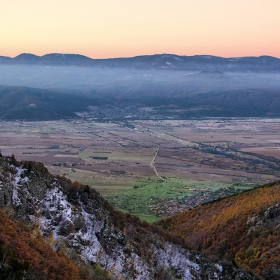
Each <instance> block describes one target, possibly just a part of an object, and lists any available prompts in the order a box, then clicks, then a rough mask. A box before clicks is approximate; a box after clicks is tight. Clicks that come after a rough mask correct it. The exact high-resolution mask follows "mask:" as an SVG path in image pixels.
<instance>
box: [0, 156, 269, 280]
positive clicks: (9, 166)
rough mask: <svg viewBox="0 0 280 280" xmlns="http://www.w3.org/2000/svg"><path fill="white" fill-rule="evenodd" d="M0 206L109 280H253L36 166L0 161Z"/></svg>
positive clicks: (74, 184)
mask: <svg viewBox="0 0 280 280" xmlns="http://www.w3.org/2000/svg"><path fill="white" fill-rule="evenodd" d="M0 207H1V208H5V209H6V211H7V212H9V213H11V215H13V217H14V219H20V220H22V221H24V222H26V223H36V224H37V225H38V226H39V228H40V231H41V233H42V234H43V235H45V236H46V237H52V238H53V239H54V244H53V249H54V250H58V249H61V248H63V250H64V251H65V252H66V253H67V255H68V256H70V257H71V258H72V259H76V260H77V261H78V262H79V261H85V262H86V263H87V264H88V265H89V266H91V265H94V264H99V265H100V266H101V267H103V269H104V270H106V271H109V272H110V274H111V275H112V277H113V278H114V279H143V280H144V279H145V280H146V279H175V278H176V279H255V278H254V277H253V276H251V275H250V274H248V273H246V272H242V271H240V270H237V269H234V268H232V267H231V266H230V265H228V264H224V263H217V262H213V261H211V260H210V259H208V258H206V257H205V256H203V255H202V254H200V253H198V252H193V251H189V250H187V249H186V247H185V246H183V245H182V242H181V240H180V239H178V238H177V237H174V236H171V235H170V234H167V233H166V232H165V231H164V230H163V229H161V228H160V227H158V226H152V225H149V224H148V223H145V222H140V220H139V219H138V218H136V217H133V216H131V215H129V214H127V215H125V214H122V213H120V212H118V211H116V210H114V209H113V208H112V207H111V206H110V204H109V203H108V202H107V201H105V200H104V199H103V198H102V197H101V196H100V195H99V194H98V193H97V192H96V191H95V190H92V189H90V188H89V187H88V186H83V185H81V184H79V183H77V182H74V183H72V182H71V181H70V180H68V179H66V178H64V177H59V176H52V175H51V174H49V173H48V171H47V169H46V168H45V167H44V166H43V165H42V164H40V163H34V162H17V161H16V160H15V159H13V158H10V157H0ZM272 212H273V211H272ZM272 212H271V213H272ZM273 213H274V212H273Z"/></svg>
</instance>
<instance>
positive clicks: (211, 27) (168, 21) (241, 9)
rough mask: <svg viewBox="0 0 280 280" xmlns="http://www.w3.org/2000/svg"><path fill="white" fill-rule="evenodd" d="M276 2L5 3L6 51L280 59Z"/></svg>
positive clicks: (2, 38) (2, 50)
mask: <svg viewBox="0 0 280 280" xmlns="http://www.w3.org/2000/svg"><path fill="white" fill-rule="evenodd" d="M279 11H280V2H279V1H278V0H269V1H263V0H246V1H242V0H235V1H221V0H210V1H205V0H196V1H190V0H175V1H172V2H171V1H166V0H161V1H159V0H154V1H147V0H141V1H138V0H137V1H127V0H118V1H108V0H104V1H93V0H81V1H73V0H71V1H69V0H68V1H66V0H60V1H54V0H51V1H35V0H26V1H21V0H10V1H5V2H3V3H2V4H1V10H0V18H1V29H0V42H1V46H0V54H1V55H5V56H11V57H14V56H17V55H18V54H20V53H24V52H26V53H34V54H36V55H43V54H46V53H53V52H58V53H80V54H84V55H86V56H89V57H93V58H108V57H129V56H135V55H140V54H154V53H175V54H179V55H195V54H211V55H217V56H224V57H236V56H237V57H238V56H259V55H271V56H276V57H280V39H279V27H280V17H279Z"/></svg>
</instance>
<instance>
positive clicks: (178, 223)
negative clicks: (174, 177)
mask: <svg viewBox="0 0 280 280" xmlns="http://www.w3.org/2000/svg"><path fill="white" fill-rule="evenodd" d="M160 224H161V225H162V226H163V227H164V228H165V229H167V230H168V231H169V232H172V233H176V234H179V235H180V236H182V237H183V238H184V239H185V241H186V242H187V243H188V244H189V246H191V248H193V249H199V250H202V251H203V252H205V253H206V254H208V255H209V256H215V257H217V258H218V259H226V260H228V261H232V262H233V263H236V264H237V265H238V266H239V267H242V268H243V269H246V270H251V271H253V272H254V273H255V274H257V275H258V276H260V277H261V279H267V280H273V279H275V280H276V279H280V269H279V268H280V257H279V256H280V247H279V244H280V182H277V183H275V184H271V185H266V186H264V187H260V188H257V189H254V190H251V191H248V192H245V193H242V194H239V195H236V196H233V197H230V198H227V199H223V200H221V201H218V202H214V203H209V204H206V205H203V206H201V207H197V208H194V209H192V210H189V211H187V212H185V213H182V214H180V215H178V216H175V217H172V218H168V219H165V220H163V221H161V223H160Z"/></svg>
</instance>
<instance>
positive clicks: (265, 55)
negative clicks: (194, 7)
mask: <svg viewBox="0 0 280 280" xmlns="http://www.w3.org/2000/svg"><path fill="white" fill-rule="evenodd" d="M55 54H56V55H79V56H83V57H87V58H90V59H93V60H107V59H126V58H127V59H129V58H135V57H143V56H156V55H158V56H160V55H172V56H179V57H195V56H201V57H219V58H225V59H230V58H249V57H251V58H260V57H272V58H276V59H280V57H277V56H272V55H267V54H263V55H259V56H256V55H255V56H254V55H245V56H227V57H226V56H217V55H211V54H195V55H179V54H174V53H154V54H141V55H135V56H120V57H107V58H93V57H90V56H87V55H84V54H80V53H59V52H51V53H46V54H44V55H36V54H33V53H28V52H23V53H20V54H18V55H16V56H14V57H12V56H4V55H3V56H2V55H0V57H7V58H11V59H14V58H17V57H19V56H21V55H32V56H36V57H44V56H46V55H55Z"/></svg>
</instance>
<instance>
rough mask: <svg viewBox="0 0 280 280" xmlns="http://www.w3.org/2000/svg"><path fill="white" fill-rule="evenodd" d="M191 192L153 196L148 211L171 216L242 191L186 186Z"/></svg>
mask: <svg viewBox="0 0 280 280" xmlns="http://www.w3.org/2000/svg"><path fill="white" fill-rule="evenodd" d="M186 188H188V189H189V190H191V191H192V192H193V194H192V195H191V196H185V197H179V196H177V198H176V199H170V198H154V199H153V204H150V205H149V206H148V207H147V208H148V212H150V213H151V214H152V213H153V214H155V215H156V216H157V217H160V218H161V217H166V216H172V215H175V214H177V213H180V212H184V211H186V210H188V209H191V208H194V207H196V206H199V205H202V204H205V203H208V202H213V201H216V200H219V199H221V198H224V197H229V196H232V195H235V194H238V193H240V192H242V189H239V188H236V187H233V186H232V187H226V188H221V189H219V190H217V191H211V190H210V189H209V188H206V189H196V188H193V187H186Z"/></svg>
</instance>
